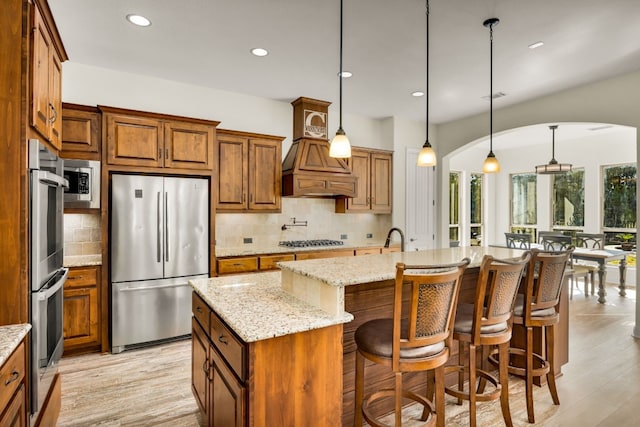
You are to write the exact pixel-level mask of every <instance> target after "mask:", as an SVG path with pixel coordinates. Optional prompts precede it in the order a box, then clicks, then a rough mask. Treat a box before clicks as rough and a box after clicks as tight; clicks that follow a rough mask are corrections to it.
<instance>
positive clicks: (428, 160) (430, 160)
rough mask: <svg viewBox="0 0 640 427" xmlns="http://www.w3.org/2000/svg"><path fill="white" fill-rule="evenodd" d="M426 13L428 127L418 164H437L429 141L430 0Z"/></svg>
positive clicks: (426, 101)
mask: <svg viewBox="0 0 640 427" xmlns="http://www.w3.org/2000/svg"><path fill="white" fill-rule="evenodd" d="M425 15H426V16H427V31H426V33H427V36H426V40H427V55H426V56H427V72H426V76H427V77H426V88H425V94H424V99H425V104H426V109H425V111H426V113H425V120H424V125H425V128H426V139H425V142H424V145H423V146H422V150H420V153H418V161H417V164H418V166H435V165H436V164H437V160H436V152H435V151H433V148H432V147H431V144H430V143H429V0H426V4H425Z"/></svg>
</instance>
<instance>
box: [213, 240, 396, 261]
mask: <svg viewBox="0 0 640 427" xmlns="http://www.w3.org/2000/svg"><path fill="white" fill-rule="evenodd" d="M382 246H384V242H377V241H376V242H371V243H361V244H355V243H354V244H351V243H345V244H344V245H336V246H309V247H304V248H291V247H287V246H279V245H277V244H273V245H255V244H247V245H245V246H232V247H231V246H230V247H218V246H216V257H219V258H222V257H234V256H251V255H264V254H290V253H296V252H310V251H331V250H340V249H353V250H355V249H367V248H372V247H382ZM391 246H398V244H397V243H396V244H392V245H391Z"/></svg>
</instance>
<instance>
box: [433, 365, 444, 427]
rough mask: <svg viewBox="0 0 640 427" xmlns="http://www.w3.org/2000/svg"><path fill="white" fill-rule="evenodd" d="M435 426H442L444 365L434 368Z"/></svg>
mask: <svg viewBox="0 0 640 427" xmlns="http://www.w3.org/2000/svg"><path fill="white" fill-rule="evenodd" d="M435 371H436V372H435V376H436V384H435V387H436V427H444V365H442V366H439V367H437V368H436V369H435Z"/></svg>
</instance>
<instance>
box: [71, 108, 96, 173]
mask: <svg viewBox="0 0 640 427" xmlns="http://www.w3.org/2000/svg"><path fill="white" fill-rule="evenodd" d="M101 124H102V120H101V117H100V112H99V111H98V109H97V108H92V107H85V106H78V105H74V104H65V105H64V106H63V109H62V157H63V158H65V159H88V160H100V146H101V142H102V125H101Z"/></svg>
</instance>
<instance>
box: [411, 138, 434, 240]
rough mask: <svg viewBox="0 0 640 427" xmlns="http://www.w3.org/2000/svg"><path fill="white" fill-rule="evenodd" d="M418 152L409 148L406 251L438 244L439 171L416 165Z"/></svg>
mask: <svg viewBox="0 0 640 427" xmlns="http://www.w3.org/2000/svg"><path fill="white" fill-rule="evenodd" d="M418 153H419V150H414V149H407V156H406V162H407V163H406V165H407V167H406V170H407V186H406V187H407V195H406V212H407V213H406V215H407V218H406V221H407V237H406V239H407V241H406V242H405V245H406V249H405V250H406V251H419V250H422V249H433V248H434V247H435V240H434V239H435V235H434V233H435V185H434V182H435V172H434V168H433V167H421V166H417V165H416V161H417V158H418Z"/></svg>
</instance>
